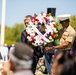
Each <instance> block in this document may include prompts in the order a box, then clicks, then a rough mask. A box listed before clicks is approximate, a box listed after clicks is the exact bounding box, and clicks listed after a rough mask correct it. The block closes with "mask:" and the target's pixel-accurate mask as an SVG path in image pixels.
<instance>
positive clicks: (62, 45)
mask: <svg viewBox="0 0 76 75" xmlns="http://www.w3.org/2000/svg"><path fill="white" fill-rule="evenodd" d="M69 44H70V42H68V41H65V42H64V43H63V44H61V45H57V46H53V47H45V49H46V50H52V49H53V48H54V49H65V48H66V47H67V46H68V45H69Z"/></svg>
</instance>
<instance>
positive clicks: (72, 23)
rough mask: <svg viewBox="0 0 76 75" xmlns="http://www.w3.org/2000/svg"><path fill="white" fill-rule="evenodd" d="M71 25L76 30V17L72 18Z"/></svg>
mask: <svg viewBox="0 0 76 75" xmlns="http://www.w3.org/2000/svg"><path fill="white" fill-rule="evenodd" d="M70 25H71V26H72V27H73V28H74V29H75V30H76V15H73V16H71V19H70Z"/></svg>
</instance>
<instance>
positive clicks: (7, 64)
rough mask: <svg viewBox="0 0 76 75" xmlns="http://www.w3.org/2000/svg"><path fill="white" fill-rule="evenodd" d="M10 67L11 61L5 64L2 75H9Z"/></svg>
mask: <svg viewBox="0 0 76 75" xmlns="http://www.w3.org/2000/svg"><path fill="white" fill-rule="evenodd" d="M10 67H11V64H10V60H8V61H7V62H5V63H4V65H3V72H2V75H7V73H8V72H9V71H10Z"/></svg>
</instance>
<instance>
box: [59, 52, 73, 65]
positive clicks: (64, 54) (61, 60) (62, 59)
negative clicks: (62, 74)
mask: <svg viewBox="0 0 76 75" xmlns="http://www.w3.org/2000/svg"><path fill="white" fill-rule="evenodd" d="M60 53H62V55H61V57H60V58H59V59H58V64H64V63H65V62H66V61H67V60H71V59H73V56H72V55H70V54H69V53H68V52H66V51H61V52H60Z"/></svg>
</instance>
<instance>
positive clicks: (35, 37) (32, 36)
mask: <svg viewBox="0 0 76 75" xmlns="http://www.w3.org/2000/svg"><path fill="white" fill-rule="evenodd" d="M39 25H45V27H46V28H45V33H44V34H42V33H41V32H40V31H39V29H38V27H39ZM56 34H57V29H56V24H55V21H54V19H53V17H52V16H51V15H49V14H44V13H42V14H39V15H35V16H34V17H33V18H32V20H31V23H30V25H28V27H27V28H26V36H27V39H28V41H29V42H30V44H32V45H34V46H45V45H47V43H50V42H52V41H53V38H54V37H55V35H56Z"/></svg>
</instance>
